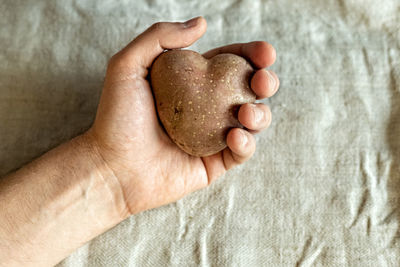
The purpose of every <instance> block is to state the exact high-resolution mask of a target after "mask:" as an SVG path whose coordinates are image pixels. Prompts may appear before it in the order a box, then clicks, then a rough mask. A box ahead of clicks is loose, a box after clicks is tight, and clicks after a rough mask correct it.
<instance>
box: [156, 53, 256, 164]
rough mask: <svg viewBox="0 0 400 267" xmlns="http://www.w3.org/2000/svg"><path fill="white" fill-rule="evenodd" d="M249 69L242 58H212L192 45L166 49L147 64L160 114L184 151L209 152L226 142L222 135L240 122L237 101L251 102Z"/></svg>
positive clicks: (198, 153) (239, 102)
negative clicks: (202, 53)
mask: <svg viewBox="0 0 400 267" xmlns="http://www.w3.org/2000/svg"><path fill="white" fill-rule="evenodd" d="M252 74H253V68H252V67H251V65H250V64H249V63H248V62H247V61H246V60H245V59H244V58H242V57H240V56H237V55H233V54H219V55H217V56H214V57H213V58H211V59H206V58H204V57H203V56H202V55H200V54H198V53H196V52H194V51H190V50H170V51H167V52H165V53H163V54H162V55H160V56H159V57H158V58H157V59H156V61H155V62H154V63H153V66H152V69H151V74H150V75H151V84H152V88H153V92H154V96H155V99H156V106H157V111H158V115H159V118H160V120H161V122H162V124H163V125H164V128H165V130H166V131H167V133H168V135H169V136H170V138H171V139H172V140H173V141H174V142H175V143H176V144H177V145H178V146H179V147H180V148H181V149H182V150H184V151H185V152H187V153H188V154H191V155H194V156H208V155H212V154H215V153H217V152H219V151H221V150H223V149H224V148H225V147H226V142H225V139H226V134H227V132H228V131H229V129H231V128H233V127H242V126H241V124H240V123H239V121H238V120H237V111H238V108H239V107H240V105H242V104H244V103H249V102H254V101H255V99H256V96H255V94H254V93H253V91H252V90H251V89H250V87H249V82H250V78H251V75H252Z"/></svg>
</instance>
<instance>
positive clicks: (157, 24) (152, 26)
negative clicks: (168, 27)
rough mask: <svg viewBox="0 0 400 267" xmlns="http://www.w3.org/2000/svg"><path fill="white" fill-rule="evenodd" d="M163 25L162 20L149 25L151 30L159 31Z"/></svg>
mask: <svg viewBox="0 0 400 267" xmlns="http://www.w3.org/2000/svg"><path fill="white" fill-rule="evenodd" d="M164 27H165V23H164V22H156V23H154V24H153V25H151V26H150V30H152V31H160V30H162V29H163V28H164Z"/></svg>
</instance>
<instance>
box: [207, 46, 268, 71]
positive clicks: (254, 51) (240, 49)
mask: <svg viewBox="0 0 400 267" xmlns="http://www.w3.org/2000/svg"><path fill="white" fill-rule="evenodd" d="M221 53H232V54H236V55H238V56H242V57H244V58H246V59H248V60H249V61H250V62H251V63H252V64H253V65H254V66H255V67H256V68H260V69H261V68H266V67H269V66H271V65H272V64H274V62H275V59H276V51H275V48H274V47H273V46H272V45H270V44H269V43H267V42H264V41H255V42H250V43H238V44H231V45H227V46H223V47H219V48H215V49H213V50H210V51H208V52H206V53H204V54H203V56H204V57H205V58H212V57H213V56H215V55H218V54H221Z"/></svg>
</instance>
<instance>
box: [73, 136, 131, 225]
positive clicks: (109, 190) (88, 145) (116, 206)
mask: <svg viewBox="0 0 400 267" xmlns="http://www.w3.org/2000/svg"><path fill="white" fill-rule="evenodd" d="M71 145H72V146H75V148H74V149H76V150H77V151H78V153H81V154H82V155H84V158H85V160H87V161H88V162H90V165H91V166H92V167H93V168H92V170H93V174H94V175H95V176H96V179H98V180H99V181H100V183H101V186H100V188H99V189H100V190H101V191H103V193H105V194H107V195H108V196H109V210H110V219H111V220H114V221H116V222H117V223H118V222H120V221H122V220H124V219H126V218H127V217H129V216H130V215H131V213H130V211H129V208H128V205H127V202H126V199H125V195H124V190H123V188H122V185H121V183H120V181H119V179H118V177H117V176H116V175H115V172H114V171H113V169H112V168H110V166H109V165H108V163H107V161H106V160H105V159H104V157H103V154H102V153H101V150H100V147H99V145H98V142H97V140H96V138H95V137H94V135H93V134H92V131H91V129H89V130H88V131H87V132H85V133H84V134H82V135H80V136H78V137H76V138H75V139H74V140H72V144H71Z"/></svg>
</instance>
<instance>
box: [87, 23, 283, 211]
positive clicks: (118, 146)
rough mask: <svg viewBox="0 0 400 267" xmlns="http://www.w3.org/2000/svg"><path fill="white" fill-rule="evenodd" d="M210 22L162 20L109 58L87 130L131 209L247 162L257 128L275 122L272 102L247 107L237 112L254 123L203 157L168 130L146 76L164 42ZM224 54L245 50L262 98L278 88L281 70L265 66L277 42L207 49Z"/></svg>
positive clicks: (190, 37) (183, 42)
mask: <svg viewBox="0 0 400 267" xmlns="http://www.w3.org/2000/svg"><path fill="white" fill-rule="evenodd" d="M206 27H207V26H206V21H205V20H204V18H202V17H199V18H195V19H192V20H190V21H188V22H186V23H166V22H163V23H156V24H154V25H153V26H151V27H150V28H149V29H147V30H146V31H145V32H144V33H143V34H141V35H140V36H138V37H137V38H136V39H134V40H133V41H132V42H131V43H130V44H128V45H127V46H126V47H125V48H124V49H123V50H121V51H120V52H118V53H117V54H116V55H114V56H113V57H112V58H111V60H110V62H109V65H108V69H107V75H106V79H105V84H104V89H103V93H102V96H101V100H100V105H99V108H98V112H97V117H96V120H95V123H94V125H93V127H92V128H91V129H90V130H89V131H88V132H87V135H88V136H89V137H90V139H91V140H92V141H93V143H94V144H95V146H96V147H97V149H96V151H97V153H99V155H100V156H101V158H103V159H104V161H105V163H106V165H107V166H108V167H109V168H110V169H111V170H112V171H113V173H114V175H115V176H116V177H117V179H118V181H119V182H120V184H121V186H122V191H123V194H124V197H125V200H126V203H127V208H128V215H129V214H135V213H138V212H140V211H143V210H147V209H151V208H155V207H158V206H161V205H164V204H167V203H170V202H174V201H176V200H178V199H180V198H182V197H183V196H184V195H186V194H188V193H190V192H193V191H195V190H198V189H200V188H203V187H205V186H207V185H209V184H210V183H211V182H212V181H214V180H215V179H216V178H217V177H219V176H221V175H222V174H224V173H225V172H226V171H227V170H229V169H231V168H232V167H234V166H236V165H237V164H241V163H243V162H245V161H246V160H248V159H249V158H250V157H251V156H252V154H253V153H254V151H255V146H256V145H255V140H254V137H253V135H252V133H256V132H258V131H260V130H263V129H265V128H267V127H268V125H269V124H270V122H271V113H270V110H269V109H268V107H267V106H265V105H263V104H245V105H243V106H241V108H240V110H239V113H238V119H239V121H240V122H241V124H242V125H243V126H245V127H246V129H248V130H244V129H239V128H235V129H232V130H231V131H230V132H229V133H228V135H227V144H228V147H227V148H226V149H225V150H223V151H222V152H219V153H217V154H215V155H212V156H209V157H203V158H198V157H193V156H190V155H188V154H186V153H185V152H183V151H182V150H180V149H179V148H178V147H177V146H176V145H175V144H174V143H173V142H172V141H171V140H170V139H169V137H168V136H167V134H166V133H165V132H164V131H163V129H162V127H161V126H160V124H159V122H158V120H157V115H156V109H155V104H154V100H153V95H152V91H151V87H150V84H149V81H148V80H147V75H148V68H150V67H151V64H152V62H153V61H154V60H155V59H156V57H157V56H158V55H160V54H161V53H162V52H163V51H164V50H165V49H173V48H182V47H187V46H189V45H191V44H193V43H194V42H195V41H196V40H197V39H199V38H200V37H201V36H202V35H203V34H204V33H205V31H206ZM218 53H234V54H237V55H240V56H243V57H245V58H246V59H248V60H249V61H250V62H251V63H252V65H253V66H254V67H255V68H256V69H258V70H257V71H256V73H255V74H254V76H253V78H252V80H251V88H252V89H253V91H254V92H255V93H256V94H257V96H258V99H262V98H266V97H270V96H272V95H273V94H274V93H275V92H276V91H277V89H278V87H279V80H278V78H277V76H276V75H275V74H274V73H273V72H271V71H267V70H265V69H263V68H266V67H268V66H270V65H272V64H273V63H274V61H275V58H276V53H275V50H274V48H273V47H272V46H271V45H270V44H268V43H266V42H251V43H244V44H233V45H229V46H225V47H221V48H217V49H214V50H211V51H209V52H207V53H205V54H204V56H205V57H206V58H211V57H213V56H215V55H217V54H218Z"/></svg>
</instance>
